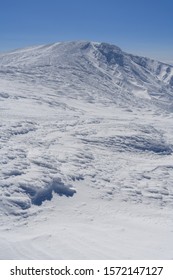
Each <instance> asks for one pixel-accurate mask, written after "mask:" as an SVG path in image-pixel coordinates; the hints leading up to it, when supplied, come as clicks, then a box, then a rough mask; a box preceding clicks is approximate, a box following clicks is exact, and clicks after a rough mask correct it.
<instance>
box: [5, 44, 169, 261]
mask: <svg viewBox="0 0 173 280" xmlns="http://www.w3.org/2000/svg"><path fill="white" fill-rule="evenodd" d="M172 211H173V66H171V65H168V64H163V63H161V62H157V61H154V60H151V59H148V58H144V57H138V56H134V55H131V54H127V53H124V52H123V51H122V50H121V49H120V48H118V47H116V46H112V45H109V44H105V43H101V44H100V43H92V42H68V43H56V44H53V45H47V46H37V47H30V48H27V49H21V50H16V51H13V52H11V53H6V54H1V55H0V259H173V242H172V240H173V218H172Z"/></svg>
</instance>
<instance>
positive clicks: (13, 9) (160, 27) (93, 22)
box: [0, 0, 173, 61]
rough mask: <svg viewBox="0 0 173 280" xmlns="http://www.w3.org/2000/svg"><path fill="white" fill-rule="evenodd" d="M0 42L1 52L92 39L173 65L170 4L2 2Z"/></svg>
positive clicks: (154, 0)
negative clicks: (172, 63) (170, 61)
mask: <svg viewBox="0 0 173 280" xmlns="http://www.w3.org/2000/svg"><path fill="white" fill-rule="evenodd" d="M0 38H1V39H0V51H5V50H10V49H14V48H20V47H25V46H28V45H37V44H46V43H52V42H58V41H70V40H91V41H99V42H100V41H104V42H109V43H114V44H116V45H118V46H119V47H121V48H122V49H123V50H125V51H128V52H131V53H136V54H141V55H146V56H150V57H154V58H158V59H160V60H163V59H164V60H166V59H170V60H172V61H173V0H0Z"/></svg>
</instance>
